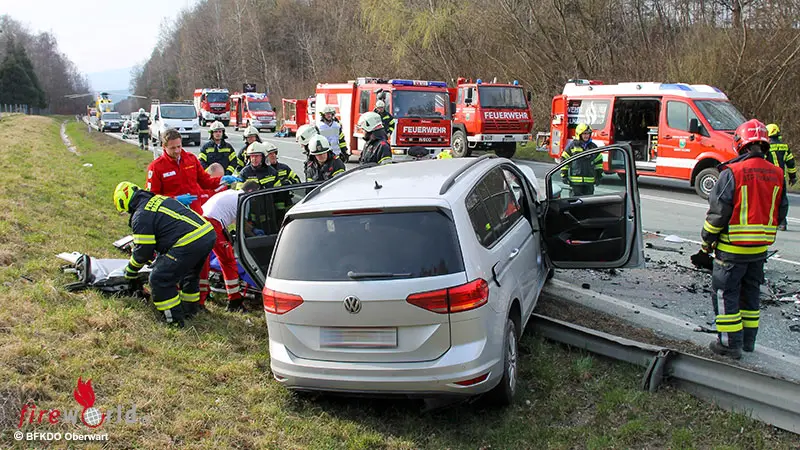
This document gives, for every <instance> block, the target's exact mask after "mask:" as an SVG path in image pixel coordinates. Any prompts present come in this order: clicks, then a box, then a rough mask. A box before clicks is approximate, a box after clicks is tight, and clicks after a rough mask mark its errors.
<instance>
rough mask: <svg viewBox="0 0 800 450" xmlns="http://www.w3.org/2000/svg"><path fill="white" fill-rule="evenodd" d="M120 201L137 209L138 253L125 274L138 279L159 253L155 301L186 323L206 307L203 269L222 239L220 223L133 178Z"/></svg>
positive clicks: (153, 278) (119, 193)
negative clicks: (202, 300) (202, 293)
mask: <svg viewBox="0 0 800 450" xmlns="http://www.w3.org/2000/svg"><path fill="white" fill-rule="evenodd" d="M114 206H116V208H117V210H118V211H120V212H122V211H127V212H129V213H130V214H131V218H130V222H129V223H130V227H131V229H132V230H133V255H131V260H130V261H129V262H128V265H127V266H126V267H125V278H127V279H135V278H136V274H137V273H139V270H141V268H142V267H143V266H144V265H145V264H147V263H148V262H150V260H152V259H153V254H154V252H155V253H158V258H156V260H155V263H154V264H153V271H152V272H151V273H150V291H151V295H152V297H153V303H154V304H155V306H156V309H158V310H159V311H161V312H163V313H164V318H165V319H166V321H167V323H168V324H170V325H173V326H178V327H183V326H184V319H188V318H190V317H192V316H193V315H195V314H197V313H198V312H199V311H200V310H201V309H202V307H201V306H200V303H199V301H200V271H201V270H202V268H203V265H204V264H205V261H206V259H207V258H208V255H209V253H211V249H212V248H214V243H215V242H216V234H215V233H214V227H212V226H211V224H210V223H208V222H207V221H206V220H205V219H203V218H202V217H201V216H200V215H199V214H197V213H196V212H194V211H192V210H191V209H189V208H187V207H185V206H183V205H182V204H181V203H180V202H178V201H177V200H175V199H173V198H170V197H165V196H163V195H155V194H153V193H151V192H148V191H145V190H141V189H139V187H138V186H136V185H135V184H133V183H129V182H127V181H123V182H122V183H119V184H118V185H117V188H116V189H115V190H114ZM178 286H180V292H179V291H178Z"/></svg>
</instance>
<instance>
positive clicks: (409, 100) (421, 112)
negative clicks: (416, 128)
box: [392, 91, 450, 120]
mask: <svg viewBox="0 0 800 450" xmlns="http://www.w3.org/2000/svg"><path fill="white" fill-rule="evenodd" d="M449 105H450V100H449V99H448V97H447V93H446V92H434V91H394V92H392V114H393V115H394V117H396V118H398V119H400V118H403V117H415V118H421V119H448V120H449V119H450V107H449Z"/></svg>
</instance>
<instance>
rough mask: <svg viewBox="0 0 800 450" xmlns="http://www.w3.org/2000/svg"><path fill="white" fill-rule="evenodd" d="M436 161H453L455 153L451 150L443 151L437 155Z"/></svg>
mask: <svg viewBox="0 0 800 450" xmlns="http://www.w3.org/2000/svg"><path fill="white" fill-rule="evenodd" d="M436 159H453V153H452V152H451V151H450V150H442V151H441V152H439V154H438V155H436Z"/></svg>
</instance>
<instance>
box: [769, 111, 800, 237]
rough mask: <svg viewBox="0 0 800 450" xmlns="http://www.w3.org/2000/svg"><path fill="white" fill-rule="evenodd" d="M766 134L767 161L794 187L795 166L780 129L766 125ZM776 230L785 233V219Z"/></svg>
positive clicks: (795, 179) (774, 125)
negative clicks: (767, 139)
mask: <svg viewBox="0 0 800 450" xmlns="http://www.w3.org/2000/svg"><path fill="white" fill-rule="evenodd" d="M767 134H768V135H769V153H768V154H767V161H770V162H772V164H775V165H776V166H778V167H780V168H781V170H783V172H784V173H785V174H786V176H788V177H789V184H791V185H794V184H795V183H797V166H795V162H794V155H793V154H792V152H791V150H789V146H788V145H786V144H784V143H783V136H781V129H780V128H778V124H775V123H771V124H769V125H767ZM778 229H779V230H781V231H786V219H784V220H783V222H782V223H780V224H779V225H778Z"/></svg>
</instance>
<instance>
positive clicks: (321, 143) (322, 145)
mask: <svg viewBox="0 0 800 450" xmlns="http://www.w3.org/2000/svg"><path fill="white" fill-rule="evenodd" d="M330 149H331V143H330V142H328V138H326V137H325V136H322V135H320V134H318V135H316V136H314V137H312V138H311V140H309V141H308V152H309V153H311V154H312V155H321V154H323V153H327V152H329V151H330Z"/></svg>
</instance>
